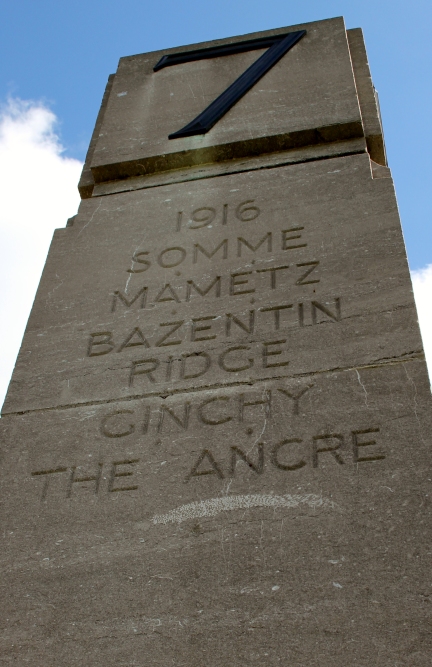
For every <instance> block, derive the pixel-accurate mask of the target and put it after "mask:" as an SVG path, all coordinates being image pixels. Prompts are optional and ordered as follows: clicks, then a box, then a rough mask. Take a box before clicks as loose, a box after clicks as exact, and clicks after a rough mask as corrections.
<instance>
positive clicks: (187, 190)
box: [4, 155, 422, 412]
mask: <svg viewBox="0 0 432 667" xmlns="http://www.w3.org/2000/svg"><path fill="white" fill-rule="evenodd" d="M245 202H246V203H245ZM205 207H207V208H205ZM236 211H237V214H236ZM179 212H182V216H181V218H182V219H181V229H180V231H176V229H177V225H178V219H179V218H178V216H179ZM194 216H195V221H194V220H193V219H192V218H193V217H194ZM205 217H208V219H209V220H210V218H213V217H214V219H213V220H210V222H209V224H207V225H206V224H205V221H204V218H205ZM242 217H243V218H245V219H246V218H249V217H251V218H253V219H251V220H241V219H239V218H242ZM201 218H202V219H203V221H201V222H199V221H198V222H197V220H200V219H201ZM225 220H226V224H224V221H225ZM286 230H288V231H286ZM170 248H174V250H169V249H170ZM217 248H219V250H216V249H217ZM254 249H255V250H254ZM212 253H214V255H213V257H209V255H211V254H212ZM225 255H226V256H225ZM239 255H240V256H239ZM383 255H385V262H383ZM133 257H136V258H137V261H132V258H133ZM195 260H196V261H195ZM170 264H171V265H173V266H171V267H166V265H170ZM162 265H165V267H164V266H162ZM278 267H288V268H279V270H277V269H278ZM273 269H274V270H273ZM130 270H132V271H137V273H130V272H128V271H130ZM309 272H310V273H309ZM306 274H308V275H306ZM407 278H408V269H407V264H406V258H405V250H404V245H403V239H402V234H401V230H400V224H399V218H398V214H397V207H396V201H395V198H394V192H393V186H392V182H391V179H388V178H382V179H378V180H377V179H372V174H371V168H370V162H369V158H368V157H367V155H359V156H352V157H345V158H336V159H333V160H323V161H314V162H310V163H305V164H301V165H292V166H289V167H284V168H278V169H274V170H271V169H269V170H265V171H263V172H259V171H252V172H247V173H242V174H236V175H231V176H225V177H220V178H217V179H215V180H212V179H207V180H204V181H201V182H190V183H189V182H186V183H181V184H176V185H173V186H166V187H164V188H154V189H151V190H141V191H136V192H130V193H123V194H117V195H114V196H110V197H106V198H99V197H98V198H93V199H91V200H86V201H84V202H83V204H82V205H81V209H80V213H79V215H78V217H77V218H76V219H75V221H74V225H73V227H72V228H68V229H66V230H61V231H59V232H57V236H56V237H55V239H54V242H53V246H52V249H51V252H50V257H49V259H48V262H47V266H46V269H45V274H44V276H43V278H42V283H41V287H40V290H39V293H38V296H37V299H36V303H35V307H34V309H33V313H32V316H31V318H30V321H29V325H28V329H27V334H26V337H25V340H24V343H23V348H22V350H21V354H20V358H19V360H18V364H17V367H16V370H15V374H14V377H13V380H12V383H11V386H10V390H9V394H8V398H7V401H6V403H5V407H4V411H5V412H20V411H23V410H29V409H37V408H42V407H53V406H59V405H71V404H76V403H85V402H89V401H90V402H91V401H95V400H108V399H109V400H113V399H115V398H118V397H120V396H122V397H127V396H136V395H145V394H159V393H161V392H162V393H167V394H168V393H172V392H177V391H181V390H183V389H186V390H188V389H190V388H191V387H196V386H202V387H210V386H216V387H217V386H219V385H220V384H238V383H245V382H246V383H247V382H253V381H254V380H255V379H263V378H269V377H273V376H274V375H275V374H277V375H278V376H279V375H281V376H283V377H290V376H296V375H298V374H302V373H311V372H316V371H323V370H328V369H332V368H345V367H352V366H354V365H368V364H375V363H380V362H381V361H382V360H383V359H386V358H389V357H401V356H409V355H417V354H422V345H421V341H420V337H419V332H418V327H417V325H416V323H415V314H414V303H413V297H412V291H411V285H410V282H409V280H407ZM272 281H273V283H272ZM211 285H212V287H210V286H211ZM199 290H201V292H203V293H204V292H205V290H208V292H207V294H200V292H199ZM128 303H129V304H130V306H128V305H127V304H128ZM277 307H281V308H282V309H281V310H279V311H268V310H266V309H268V308H277ZM113 311H114V312H113ZM278 313H279V317H278ZM202 318H208V319H202ZM235 318H236V319H235ZM170 323H171V324H170ZM176 327H177V329H176ZM201 327H209V328H208V329H201ZM175 329H176V330H175ZM249 330H250V331H249ZM134 331H135V333H133V332H134ZM170 331H172V332H173V333H172V334H171V335H167V334H169V332H170ZM395 332H397V335H396V333H395ZM165 336H166V338H165ZM179 341H181V343H180V342H179ZM275 341H281V342H279V343H278V344H274V345H272V343H274V342H275ZM235 348H237V349H235ZM228 350H232V351H231V352H229V351H228ZM266 350H267V351H268V352H269V355H270V356H268V357H267V358H266V357H265V354H266ZM277 352H281V354H278V355H276V354H274V355H273V354H272V353H277ZM197 353H199V356H196V355H197ZM182 355H183V356H182ZM184 355H189V356H187V357H185V356H184ZM223 355H225V356H223ZM182 359H183V361H182ZM138 362H141V363H140V364H139V365H137V363H138ZM152 369H153V371H152ZM234 369H237V370H234ZM241 369H242V370H241ZM146 371H152V372H151V373H150V375H148V374H147V373H146ZM188 376H190V377H188ZM194 376H195V377H194ZM24 387H25V390H24Z"/></svg>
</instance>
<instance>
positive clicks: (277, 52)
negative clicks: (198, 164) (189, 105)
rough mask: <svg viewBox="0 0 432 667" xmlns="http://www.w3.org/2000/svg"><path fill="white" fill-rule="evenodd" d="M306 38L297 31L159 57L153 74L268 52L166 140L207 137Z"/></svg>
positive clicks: (303, 32) (301, 32)
mask: <svg viewBox="0 0 432 667" xmlns="http://www.w3.org/2000/svg"><path fill="white" fill-rule="evenodd" d="M305 34H306V30H298V31H297V32H290V33H288V34H284V35H276V36H274V37H262V38H260V39H249V40H246V41H244V42H237V44H228V45H223V46H216V47H211V48H208V49H196V50H195V51H186V52H183V53H174V54H172V55H168V56H162V58H161V59H160V60H159V62H158V63H157V64H156V65H155V66H154V68H153V70H154V71H155V72H157V71H158V70H160V69H163V68H164V67H170V66H172V65H179V64H180V63H187V62H191V61H193V60H204V59H207V58H219V57H220V56H229V55H233V54H235V53H244V52H245V51H253V50H257V49H263V48H266V47H268V49H267V51H266V52H265V53H263V54H262V56H260V57H259V58H258V60H256V61H255V62H254V63H253V65H251V66H250V67H248V68H247V70H246V71H245V72H243V74H241V75H240V76H239V77H238V79H236V80H235V81H234V83H232V84H231V85H230V86H228V88H227V89H226V90H224V92H223V93H222V94H221V95H219V97H217V98H216V99H215V100H214V101H213V102H212V103H211V104H209V106H208V107H207V108H206V109H204V111H202V112H201V113H200V114H199V115H198V116H197V117H196V118H194V120H192V121H191V122H190V123H188V124H187V125H185V127H183V128H182V129H181V130H178V131H177V132H174V133H173V134H170V135H169V137H168V139H180V138H181V137H192V136H194V135H196V134H206V133H207V132H208V131H209V130H210V129H211V128H212V127H213V125H215V124H216V123H217V122H218V120H220V119H221V118H222V116H224V115H225V114H226V113H227V111H229V110H230V109H231V107H233V106H234V105H235V104H237V102H238V101H239V99H240V98H242V97H243V95H245V94H246V93H247V92H248V90H250V89H251V88H252V87H253V86H254V85H255V84H256V83H257V81H259V80H260V79H261V77H263V76H264V74H266V73H267V72H268V71H269V70H270V69H271V68H272V67H273V65H275V64H276V63H277V62H278V61H279V60H280V59H281V58H282V57H283V56H284V55H285V54H286V53H287V52H288V51H289V50H290V49H291V48H292V47H293V46H294V44H297V42H298V41H300V39H301V38H302V37H303V36H304V35H305Z"/></svg>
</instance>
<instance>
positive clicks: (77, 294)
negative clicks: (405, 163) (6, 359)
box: [0, 19, 432, 667]
mask: <svg viewBox="0 0 432 667" xmlns="http://www.w3.org/2000/svg"><path fill="white" fill-rule="evenodd" d="M296 28H297V26H295V27H293V28H292V30H295V29H296ZM283 30H286V29H281V30H280V31H276V32H283ZM307 30H308V40H309V41H307V40H306V38H304V40H302V42H300V43H299V44H298V45H297V46H298V47H300V46H301V47H302V49H303V50H302V51H300V50H298V51H297V55H295V53H296V52H295V50H294V49H293V50H292V52H290V53H289V54H288V57H289V58H288V59H289V62H290V67H286V68H285V65H284V62H283V60H282V61H280V65H281V66H280V67H279V68H274V70H272V71H271V72H270V73H268V74H267V75H266V76H265V77H264V78H263V79H262V81H261V83H260V85H259V86H258V87H257V89H256V90H252V91H250V93H248V94H247V95H246V96H245V97H244V98H243V100H242V101H241V102H239V103H238V105H236V106H235V107H233V109H232V110H231V111H230V112H229V114H227V116H226V117H225V118H224V119H222V121H220V123H218V124H217V125H216V126H215V127H214V128H213V130H212V131H211V132H209V134H208V135H206V136H205V138H204V139H202V140H201V138H194V139H193V140H191V141H190V140H189V139H187V140H181V142H180V144H178V146H180V147H181V146H183V147H185V149H186V150H185V154H186V153H188V155H189V157H188V158H187V160H189V158H190V157H191V152H193V151H195V153H194V156H195V157H194V158H193V159H194V160H195V166H190V168H186V166H185V165H186V164H187V160H185V161H184V164H183V165H182V169H178V170H174V169H172V167H173V165H175V164H177V163H176V160H177V157H175V155H174V153H175V150H177V149H175V148H169V147H168V148H169V150H168V148H167V143H166V141H165V139H166V137H165V135H166V134H167V133H168V129H169V130H171V129H172V128H171V123H172V121H173V119H174V120H175V121H176V123H177V121H178V123H177V124H178V125H179V126H180V125H181V124H182V123H183V121H186V120H188V118H186V117H185V118H184V119H183V120H182V118H183V116H182V114H183V113H185V109H186V108H187V109H188V113H189V106H188V104H189V103H190V100H189V98H188V97H187V96H186V95H184V97H182V95H183V92H184V91H183V88H182V86H183V87H184V81H185V80H186V79H184V78H183V77H185V76H186V74H185V72H186V69H185V71H184V72H183V70H180V69H178V71H177V72H176V73H175V75H174V73H173V72H174V69H177V68H173V70H172V71H171V73H170V74H169V76H168V77H166V81H165V83H163V85H161V84H160V81H161V80H162V79H160V77H159V74H160V73H158V75H157V78H152V77H153V75H151V74H149V72H150V66H152V65H153V60H151V62H150V59H149V62H148V63H147V64H146V63H145V60H146V58H149V54H147V55H145V56H134V57H132V58H129V59H122V61H121V64H120V68H119V71H118V73H117V74H116V75H115V77H114V78H111V79H110V84H109V86H108V88H107V91H106V95H105V98H104V103H103V105H102V109H101V112H100V114H99V119H98V123H97V127H96V129H95V133H94V136H93V139H92V144H91V146H90V149H89V154H88V159H87V162H86V166H85V168H84V171H83V179H82V181H81V186H80V187H81V190H82V195H83V197H84V200H83V202H82V204H81V206H80V209H79V212H78V215H77V216H75V217H74V218H71V219H70V220H69V221H68V226H67V228H65V229H60V230H57V231H56V233H55V235H54V239H53V243H52V246H51V249H50V252H49V256H48V259H47V263H46V266H45V270H44V274H43V277H42V281H41V284H40V287H39V291H38V294H37V297H36V300H35V304H34V307H33V310H32V313H31V316H30V319H29V322H28V327H27V330H26V333H25V336H24V340H23V344H22V348H21V352H20V355H19V358H18V361H17V365H16V368H15V371H14V375H13V378H12V381H11V385H10V388H9V393H8V396H7V399H6V402H5V405H4V407H3V417H2V419H1V420H0V435H1V443H2V449H1V455H2V459H1V462H2V465H1V469H0V479H1V488H2V496H1V498H2V516H3V523H2V536H3V549H2V553H1V559H2V564H3V570H4V571H5V573H6V577H4V580H3V586H4V588H3V589H2V605H1V609H0V615H1V618H2V620H1V628H2V629H1V634H0V642H1V647H2V649H1V650H2V655H3V656H4V663H5V664H7V665H17V667H18V666H19V667H21V665H24V664H32V665H35V666H36V667H39V666H40V667H47V665H56V666H58V667H63V666H64V667H70V665H74V664H79V665H86V666H87V665H88V666H89V667H100V666H102V665H103V666H104V667H111V666H112V667H118V666H119V665H141V664H144V663H143V661H144V662H145V663H146V664H147V663H149V664H152V665H161V667H162V666H165V665H168V664H175V665H191V664H204V665H206V666H208V667H220V666H221V665H225V664H231V663H234V664H239V665H240V664H241V665H242V667H243V666H248V665H254V664H258V663H260V664H261V663H262V664H265V665H271V666H273V665H274V666H275V667H276V666H279V665H281V664H284V665H285V664H289V665H292V666H293V667H304V666H305V665H308V666H312V667H335V666H336V667H346V666H347V665H349V666H351V665H357V666H358V667H370V666H371V665H375V664H379V665H380V667H394V666H395V665H397V666H398V667H426V666H427V665H429V663H430V657H429V656H430V651H431V641H430V622H431V612H430V603H429V599H430V584H429V571H430V557H431V548H430V543H431V540H430V538H431V533H430V517H429V514H430V508H429V504H430V503H429V496H430V493H431V480H432V474H431V473H432V471H431V460H430V459H431V437H430V433H431V416H432V412H431V401H430V389H429V380H428V375H427V370H426V365H425V361H424V354H423V350H422V342H421V338H420V333H419V329H418V324H417V317H416V311H415V305H414V300H413V294H412V289H411V283H410V279H409V272H408V266H407V261H406V256H405V249H404V244H403V238H402V233H401V228H400V222H399V217H398V211H397V205H396V199H395V195H394V190H393V184H392V180H391V174H390V170H389V169H388V167H387V166H385V164H384V163H385V160H384V158H383V153H382V152H381V153H380V152H379V151H380V150H381V149H382V151H383V146H384V144H383V141H382V132H381V130H380V125H379V116H378V115H377V109H376V106H374V103H373V104H372V98H371V94H372V95H373V87H372V83H371V81H370V77H369V73H368V66H367V60H366V59H365V54H364V51H362V48H363V47H362V42H361V41H360V38H361V35H360V33H358V32H357V31H351V33H350V36H349V43H350V49H351V56H350V52H349V51H348V46H347V44H348V42H347V36H346V33H345V29H344V27H343V21H342V20H341V19H332V20H330V21H323V22H318V23H315V24H309V26H307ZM237 39H239V40H240V39H242V38H234V41H235V40H237ZM222 41H224V40H222ZM225 41H227V40H225ZM228 41H230V40H228ZM218 43H219V42H218ZM312 47H313V48H312ZM188 48H192V47H188ZM296 48H297V47H296ZM179 50H182V49H177V50H176V49H174V50H173V51H179ZM313 54H315V55H313ZM160 55H161V54H156V55H155V54H151V58H156V57H157V58H158V57H159V56H160ZM255 57H256V54H242V55H241V56H235V58H238V60H235V58H234V57H231V56H229V57H227V58H225V59H224V58H220V59H217V60H218V61H217V62H216V60H215V61H214V62H212V61H206V63H205V66H204V65H203V62H204V61H201V63H198V64H197V63H195V64H193V63H192V65H194V66H195V65H197V68H198V69H197V71H200V72H202V75H203V76H204V74H205V75H206V80H207V79H208V84H209V89H208V91H207V92H206V93H204V97H205V95H208V96H209V98H211V97H212V96H214V95H215V94H216V92H217V90H216V89H217V86H218V85H219V84H220V85H221V86H222V87H223V86H225V85H226V70H229V72H230V73H231V74H232V73H234V74H235V73H236V72H237V70H236V69H235V68H236V67H237V68H238V69H239V71H241V70H242V68H244V66H245V63H246V62H249V61H248V58H250V59H253V58H255ZM351 58H352V64H353V67H354V72H355V85H354V75H353V70H352V68H351ZM288 59H287V62H288ZM314 59H315V60H314ZM219 61H220V62H219ZM347 63H348V65H347ZM198 65H199V67H198ZM234 65H235V66H234ZM189 66H190V64H188V65H187V67H189ZM146 67H147V70H146V69H145V68H146ZM179 67H180V66H179ZM209 71H211V72H212V73H213V74H212V76H211V77H208V76H207V74H208V72H209ZM143 74H144V75H143ZM306 74H308V77H309V78H307V77H306ZM155 77H156V75H155ZM302 77H303V78H302ZM168 81H169V85H168V83H167V82H168ZM197 81H198V78H197ZM124 82H127V87H124V85H123V84H124ZM111 84H112V87H110V86H111ZM153 84H154V85H153ZM169 86H171V88H170V87H169ZM293 86H295V90H296V93H295V96H294V97H292V96H291V90H292V88H293ZM261 89H262V90H266V91H271V90H276V91H278V92H277V93H275V95H276V98H277V99H278V100H280V101H281V104H282V107H281V109H282V110H281V111H277V110H276V109H277V107H274V109H273V110H275V113H274V117H272V120H271V122H270V121H269V119H268V113H269V112H270V111H269V110H271V109H272V108H273V107H272V105H273V106H274V104H276V101H277V100H276V99H275V98H272V97H271V96H270V98H269V97H268V96H267V97H266V100H267V102H268V101H269V99H270V106H266V105H264V106H263V104H262V101H263V97H262V96H261V95H260V93H261V92H262V91H261ZM126 90H127V91H128V94H127V95H120V93H121V92H125V91H126ZM282 90H283V94H282V92H281V91H282ZM110 91H111V92H110ZM170 91H171V92H172V91H174V92H175V97H176V100H179V104H178V106H175V105H173V107H172V108H171V107H170V106H169V105H168V104H167V105H166V106H165V107H163V110H164V113H159V117H158V122H157V123H156V122H155V110H156V109H157V108H159V107H158V105H159V103H160V100H163V99H165V97H167V96H168V94H169V92H170ZM285 91H289V93H288V92H286V93H285ZM356 91H357V92H356ZM357 93H358V96H359V100H358V98H357ZM269 94H270V93H269ZM119 95H120V97H118V96H119ZM164 96H165V97H164ZM183 102H184V105H183ZM359 102H360V108H361V123H362V125H361V131H360V133H359V134H360V135H361V136H357V137H353V136H351V137H349V138H347V137H345V138H344V137H342V136H341V135H343V131H342V132H341V128H343V127H344V124H345V126H346V124H347V123H349V122H351V121H353V120H354V121H355V122H356V123H357V122H360V111H359ZM202 103H203V98H202V96H201V97H200V98H199V99H197V109H198V111H199V110H201V105H202ZM182 105H183V106H182ZM240 105H243V106H242V107H240ZM287 105H290V106H289V107H288V106H287ZM195 111H196V110H195ZM195 111H193V110H192V114H191V115H193V113H195ZM288 112H289V113H288ZM145 114H147V115H145ZM176 119H177V120H176ZM245 119H246V120H247V123H248V126H247V127H248V130H247V133H248V136H250V137H251V139H257V140H259V142H262V143H261V144H259V142H258V144H259V145H261V146H263V145H267V146H270V147H271V146H273V148H271V150H272V151H275V148H274V146H275V144H272V143H271V141H273V139H271V138H272V137H274V136H276V135H277V133H280V134H279V135H277V136H282V135H283V133H284V132H286V133H288V134H290V133H292V132H294V131H295V132H297V131H300V130H301V132H303V130H305V128H306V129H307V128H309V129H311V128H313V127H315V126H316V127H318V125H319V124H320V123H321V125H322V124H323V123H324V122H325V123H333V124H332V125H331V127H333V130H334V132H333V134H332V136H331V137H330V136H328V137H327V138H328V141H327V143H325V142H324V141H321V140H320V141H321V143H319V142H318V143H317V142H315V140H313V136H312V135H311V136H312V139H311V141H310V142H309V144H307V145H304V146H299V145H298V146H297V148H295V149H294V148H292V149H291V150H283V151H282V150H281V151H279V152H273V153H272V154H266V155H259V154H258V155H252V154H250V153H248V151H245V153H244V154H243V156H241V155H237V159H235V160H234V159H233V160H226V161H225V162H220V158H221V155H222V153H221V152H220V151H221V146H222V147H223V146H226V145H228V144H229V143H230V142H231V145H234V144H236V142H240V143H241V142H242V141H243V139H242V137H243V138H244V134H242V133H244V132H245V130H244V127H245ZM240 120H241V122H240ZM377 122H378V125H377ZM242 123H243V125H242ZM266 123H267V124H266ZM296 123H297V125H296ZM301 123H304V124H303V125H301ZM263 128H264V129H263ZM299 128H300V129H299ZM301 128H303V129H301ZM174 129H176V128H175V127H174ZM305 131H306V130H305ZM307 131H309V130H307ZM275 133H276V134H275ZM99 135H100V136H99ZM303 136H304V137H306V135H303ZM314 136H315V135H314ZM268 138H270V139H271V141H270V142H268V143H267V144H266V141H267V139H268ZM343 138H344V139H345V140H344V141H342V140H338V141H336V139H343ZM321 139H322V137H321ZM307 141H309V139H308V140H307ZM164 142H165V143H164ZM194 142H195V143H194ZM200 142H201V144H202V145H204V144H205V146H207V147H210V148H211V150H213V148H214V153H213V157H212V158H211V160H210V163H209V164H206V165H204V164H201V163H200V161H201V159H202V158H203V155H207V153H205V151H204V152H202V153H200V150H201V149H200V148H199V145H201V144H200ZM306 143H307V142H306ZM258 144H257V145H258ZM143 146H144V148H143ZM280 147H283V148H284V149H285V148H287V146H283V142H282V143H281V144H280V146H279V148H280ZM249 148H250V146H249ZM249 148H248V150H249ZM378 149H379V150H378ZM206 150H207V149H206ZM223 150H225V149H223ZM169 151H171V153H170V152H169ZM173 151H174V152H173ZM228 152H229V151H228ZM162 154H163V155H164V156H165V157H164V158H163V160H162V161H158V160H159V157H158V156H160V155H162ZM140 156H141V157H140ZM226 156H227V155H225V157H226ZM138 158H140V159H141V158H144V159H147V158H148V159H149V160H150V162H151V160H153V159H155V160H156V158H157V160H156V161H154V162H153V163H152V164H153V167H155V166H156V167H157V168H158V169H160V170H161V171H158V172H156V173H153V174H147V175H144V176H143V175H137V174H135V175H134V176H133V177H132V176H131V177H130V178H127V179H126V178H125V179H123V180H122V178H121V177H124V176H127V175H131V174H134V173H135V172H134V168H132V167H131V165H132V163H133V162H134V160H135V159H138ZM371 158H372V159H371ZM180 161H181V160H180ZM125 165H126V166H125ZM90 167H91V168H92V171H91V170H90ZM94 176H96V180H99V182H98V183H97V184H96V185H95V183H94ZM107 178H115V180H112V181H109V182H108V181H106V180H104V179H107Z"/></svg>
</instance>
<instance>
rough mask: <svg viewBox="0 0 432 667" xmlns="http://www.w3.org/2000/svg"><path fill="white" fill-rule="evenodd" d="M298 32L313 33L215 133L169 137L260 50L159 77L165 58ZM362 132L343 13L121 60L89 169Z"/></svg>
mask: <svg viewBox="0 0 432 667" xmlns="http://www.w3.org/2000/svg"><path fill="white" fill-rule="evenodd" d="M301 29H306V30H307V35H306V37H305V38H304V39H302V40H301V41H300V42H299V43H298V44H296V45H295V47H293V49H292V50H291V51H289V52H288V53H287V54H286V56H284V58H282V60H281V61H280V62H279V63H277V64H276V65H275V66H274V67H273V68H272V69H271V70H270V71H269V72H268V73H267V74H266V76H265V78H264V79H262V80H261V82H259V83H258V84H256V86H254V87H253V88H252V89H251V90H250V91H249V93H248V94H247V95H246V96H245V97H243V98H242V99H241V100H240V101H239V102H238V103H237V104H236V105H235V106H234V107H233V108H232V109H231V110H230V111H229V112H228V113H227V114H226V116H224V118H222V119H221V120H220V121H219V122H218V123H217V124H216V125H215V127H214V128H213V130H212V132H211V134H207V135H202V136H198V137H189V138H186V139H181V140H168V135H169V134H170V133H172V132H175V131H176V130H178V129H180V128H181V127H183V126H184V125H185V124H186V123H187V122H189V121H191V120H192V119H193V118H194V117H195V116H196V115H197V114H199V113H200V112H201V111H203V109H204V108H205V107H206V106H207V105H208V104H210V102H212V101H213V100H214V99H215V98H216V97H217V96H218V95H220V94H221V93H222V92H223V91H224V90H225V88H227V86H228V85H229V84H230V83H232V82H233V81H234V80H235V79H236V78H237V77H238V76H240V74H241V73H242V72H244V71H245V69H246V68H247V67H249V66H250V65H251V64H252V63H253V62H254V61H255V60H256V59H257V57H258V56H259V55H260V54H261V51H251V52H248V53H242V54H237V55H234V56H225V57H221V58H214V59H211V60H200V61H196V62H190V63H184V64H182V65H177V66H176V67H168V68H166V69H163V70H161V71H159V72H156V73H154V72H153V67H154V65H155V64H156V63H157V62H158V60H159V59H160V58H161V57H162V56H163V55H165V54H170V53H176V52H181V51H184V50H192V49H194V48H197V47H199V48H204V47H206V46H209V45H210V44H211V45H212V46H213V45H220V44H227V43H233V42H236V41H242V40H245V39H253V38H254V37H262V36H267V35H275V34H281V33H284V32H288V31H290V32H294V31H296V30H301ZM161 109H163V113H161ZM252 128H253V129H252ZM362 135H363V130H362V123H361V116H360V110H359V105H358V99H357V95H356V89H355V83H354V75H353V71H352V65H351V59H350V54H349V48H348V42H347V36H346V31H345V26H344V22H343V19H342V18H336V19H331V20H328V21H318V22H315V23H308V24H304V25H299V26H291V27H289V28H280V29H278V30H269V31H266V32H261V33H253V34H250V35H243V36H241V37H236V38H231V39H226V40H217V41H215V42H211V43H203V44H199V45H198V44H194V45H191V46H190V47H187V49H185V48H184V47H181V48H177V49H166V50H165V51H155V52H152V53H144V54H141V55H137V56H132V57H127V58H122V59H121V60H120V63H119V68H118V70H117V73H116V75H115V77H114V80H113V84H112V90H111V93H110V96H109V100H108V103H107V108H106V111H105V113H104V116H103V122H102V127H101V130H100V135H99V139H98V141H97V144H96V147H95V150H94V152H93V155H92V158H91V162H90V166H91V171H92V174H93V177H94V179H95V181H96V182H97V183H99V182H103V181H107V180H113V179H116V178H122V177H123V178H124V177H127V176H141V175H143V174H147V173H151V172H155V171H164V170H167V169H175V168H180V167H185V166H192V165H196V164H202V163H206V162H220V161H222V160H226V159H232V158H235V157H244V156H247V155H257V154H261V153H269V152H273V151H277V150H284V149H287V148H296V147H298V146H305V145H309V144H311V143H320V142H330V141H337V140H343V139H350V138H354V137H359V136H362Z"/></svg>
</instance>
